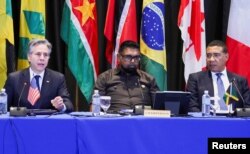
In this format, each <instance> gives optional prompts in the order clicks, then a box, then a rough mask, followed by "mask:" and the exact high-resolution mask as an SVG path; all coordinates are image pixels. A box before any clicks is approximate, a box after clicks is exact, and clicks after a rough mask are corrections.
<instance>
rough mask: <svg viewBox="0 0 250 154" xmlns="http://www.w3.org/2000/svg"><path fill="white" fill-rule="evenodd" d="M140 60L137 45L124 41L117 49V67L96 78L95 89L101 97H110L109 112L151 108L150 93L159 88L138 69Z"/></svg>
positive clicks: (149, 77)
mask: <svg viewBox="0 0 250 154" xmlns="http://www.w3.org/2000/svg"><path fill="white" fill-rule="evenodd" d="M140 59H141V56H140V50H139V45H138V44H137V43H135V42H133V41H125V42H123V43H122V44H121V46H120V48H119V53H118V61H119V65H118V67H117V68H115V69H110V70H107V71H106V72H104V73H102V74H100V75H99V76H98V78H97V81H96V84H95V89H98V90H99V93H100V95H102V96H104V95H105V96H111V106H110V108H109V110H112V111H120V110H121V109H133V108H134V106H135V105H148V106H151V104H152V102H151V100H152V92H155V91H157V90H159V88H158V86H157V84H156V81H155V79H154V78H153V77H152V76H151V75H149V74H148V73H146V72H144V71H142V70H140V69H138V66H139V62H140Z"/></svg>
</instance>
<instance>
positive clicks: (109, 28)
mask: <svg viewBox="0 0 250 154" xmlns="http://www.w3.org/2000/svg"><path fill="white" fill-rule="evenodd" d="M117 3H118V2H117ZM117 3H116V2H115V0H114V1H113V0H110V1H109V5H108V12H107V17H106V24H105V32H104V34H105V36H106V38H107V45H106V58H107V61H108V62H109V63H111V64H112V67H116V66H117V64H118V63H117V53H118V50H119V46H120V44H121V43H122V42H124V41H126V40H132V41H135V42H138V38H137V21H136V4H135V0H127V1H126V2H125V5H124V7H123V10H122V14H121V17H120V19H119V26H118V30H117V34H116V35H117V36H114V35H115V34H114V27H115V25H114V24H115V19H114V18H115V17H114V16H115V15H114V14H115V5H116V4H117Z"/></svg>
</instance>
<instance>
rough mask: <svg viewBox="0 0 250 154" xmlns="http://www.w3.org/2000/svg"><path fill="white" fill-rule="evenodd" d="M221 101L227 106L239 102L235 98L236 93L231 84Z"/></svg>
mask: <svg viewBox="0 0 250 154" xmlns="http://www.w3.org/2000/svg"><path fill="white" fill-rule="evenodd" d="M223 99H224V101H225V103H226V104H227V105H229V104H232V103H233V102H238V101H239V98H238V97H237V91H236V89H235V87H234V86H233V84H232V83H230V85H229V87H228V89H227V91H226V92H225V94H224V97H223Z"/></svg>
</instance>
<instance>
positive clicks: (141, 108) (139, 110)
mask: <svg viewBox="0 0 250 154" xmlns="http://www.w3.org/2000/svg"><path fill="white" fill-rule="evenodd" d="M137 82H138V86H139V87H140V93H141V98H142V104H141V105H135V106H134V114H143V113H144V104H145V97H144V94H143V91H142V85H141V83H140V78H139V77H138V78H137Z"/></svg>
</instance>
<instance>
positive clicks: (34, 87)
mask: <svg viewBox="0 0 250 154" xmlns="http://www.w3.org/2000/svg"><path fill="white" fill-rule="evenodd" d="M51 50H52V45H51V44H50V43H49V42H48V41H47V40H46V39H33V40H31V41H30V42H29V44H28V53H27V57H28V61H29V64H30V67H29V68H26V69H24V70H21V71H17V72H13V73H11V74H9V76H8V78H7V80H6V83H5V86H4V87H5V89H6V93H7V94H8V107H9V108H10V107H11V106H13V107H14V106H18V103H19V105H20V107H27V108H28V109H56V110H58V111H61V112H70V111H73V105H72V102H71V101H70V98H69V92H68V90H67V86H66V82H65V78H64V75H63V74H61V73H59V72H56V71H53V70H50V69H48V68H46V67H47V65H48V61H49V58H50V53H51Z"/></svg>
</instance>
